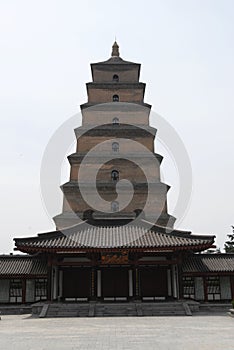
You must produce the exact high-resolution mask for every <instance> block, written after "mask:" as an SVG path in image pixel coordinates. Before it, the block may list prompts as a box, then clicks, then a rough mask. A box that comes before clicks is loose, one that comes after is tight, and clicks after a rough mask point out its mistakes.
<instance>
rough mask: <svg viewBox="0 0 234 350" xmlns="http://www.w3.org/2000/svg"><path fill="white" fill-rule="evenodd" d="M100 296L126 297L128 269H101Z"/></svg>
mask: <svg viewBox="0 0 234 350" xmlns="http://www.w3.org/2000/svg"><path fill="white" fill-rule="evenodd" d="M102 296H103V297H128V269H127V268H118V267H116V268H104V269H102Z"/></svg>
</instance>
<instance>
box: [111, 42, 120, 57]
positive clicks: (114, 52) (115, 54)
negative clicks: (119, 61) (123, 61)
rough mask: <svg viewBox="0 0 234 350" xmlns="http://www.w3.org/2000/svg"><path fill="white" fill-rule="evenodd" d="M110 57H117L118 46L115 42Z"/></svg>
mask: <svg viewBox="0 0 234 350" xmlns="http://www.w3.org/2000/svg"><path fill="white" fill-rule="evenodd" d="M111 56H112V57H113V56H117V57H119V45H118V44H117V42H116V40H115V42H114V44H113V46H112V53H111Z"/></svg>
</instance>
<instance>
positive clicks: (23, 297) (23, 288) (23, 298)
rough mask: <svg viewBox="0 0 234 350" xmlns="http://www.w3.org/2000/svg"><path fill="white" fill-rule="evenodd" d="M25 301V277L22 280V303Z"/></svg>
mask: <svg viewBox="0 0 234 350" xmlns="http://www.w3.org/2000/svg"><path fill="white" fill-rule="evenodd" d="M25 303H26V279H23V280H22V304H25Z"/></svg>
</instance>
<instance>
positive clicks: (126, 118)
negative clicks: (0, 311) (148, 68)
mask: <svg viewBox="0 0 234 350" xmlns="http://www.w3.org/2000/svg"><path fill="white" fill-rule="evenodd" d="M140 68H141V65H140V64H139V63H133V62H129V61H125V60H123V59H122V58H121V57H120V55H119V46H118V44H117V43H116V42H115V43H114V44H113V46H112V54H111V57H110V58H109V59H108V60H107V61H104V62H99V63H94V64H91V70H92V82H90V83H87V85H86V87H87V94H88V101H87V103H84V104H82V105H81V113H82V125H81V126H80V127H79V128H77V129H75V134H76V138H77V147H76V152H75V153H73V154H71V155H70V156H69V157H68V160H69V163H70V166H71V171H70V179H69V181H68V182H67V183H65V184H64V185H62V191H63V194H64V201H63V208H62V213H61V214H59V215H57V216H56V217H54V221H55V225H56V230H55V231H53V232H48V233H43V234H38V235H37V236H35V237H30V238H16V239H15V245H16V249H17V250H20V251H21V252H24V253H28V254H31V255H33V256H34V255H35V256H37V258H39V259H41V260H43V261H44V262H45V264H46V266H47V281H48V285H47V300H55V301H84V300H86V301H90V300H96V301H98V300H99V301H103V300H104V301H105V300H113V301H118V300H124V301H130V300H143V301H144V300H154V301H157V300H168V299H179V298H182V297H183V289H182V269H181V266H182V262H183V259H185V258H186V257H188V256H190V255H191V254H193V253H195V252H201V251H203V250H205V249H208V248H210V247H212V245H213V243H214V236H206V235H194V234H191V232H189V231H180V230H175V229H174V222H175V218H174V217H173V216H172V215H170V214H169V213H168V208H167V191H168V190H169V186H167V185H166V184H164V183H162V182H161V178H160V164H161V162H162V156H161V155H159V154H157V153H155V149H154V141H155V136H156V132H157V130H156V129H155V128H153V127H151V126H150V125H149V116H150V110H151V106H150V105H149V104H147V103H145V102H144V93H145V84H144V83H142V82H140V81H139V77H140Z"/></svg>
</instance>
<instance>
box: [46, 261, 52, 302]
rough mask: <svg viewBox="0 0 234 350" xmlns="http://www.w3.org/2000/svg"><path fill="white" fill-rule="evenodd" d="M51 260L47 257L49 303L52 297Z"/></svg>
mask: <svg viewBox="0 0 234 350" xmlns="http://www.w3.org/2000/svg"><path fill="white" fill-rule="evenodd" d="M51 289H52V259H51V256H50V255H49V256H48V260H47V300H48V301H51V297H52V290H51Z"/></svg>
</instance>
